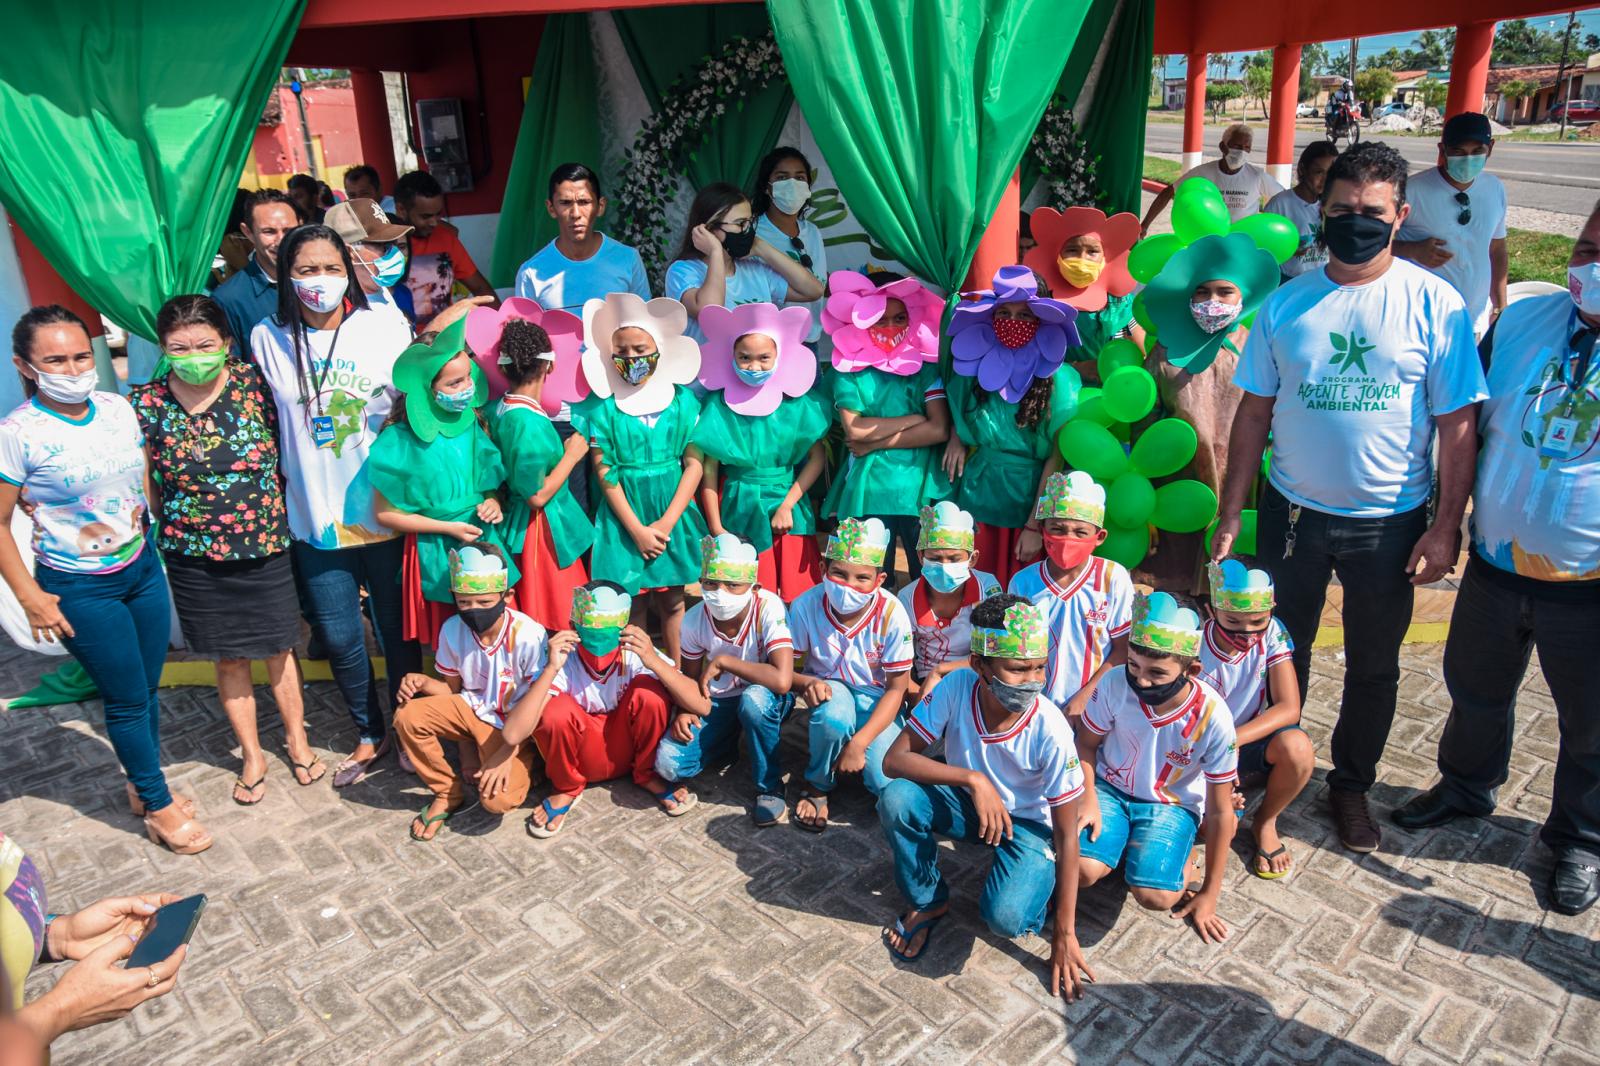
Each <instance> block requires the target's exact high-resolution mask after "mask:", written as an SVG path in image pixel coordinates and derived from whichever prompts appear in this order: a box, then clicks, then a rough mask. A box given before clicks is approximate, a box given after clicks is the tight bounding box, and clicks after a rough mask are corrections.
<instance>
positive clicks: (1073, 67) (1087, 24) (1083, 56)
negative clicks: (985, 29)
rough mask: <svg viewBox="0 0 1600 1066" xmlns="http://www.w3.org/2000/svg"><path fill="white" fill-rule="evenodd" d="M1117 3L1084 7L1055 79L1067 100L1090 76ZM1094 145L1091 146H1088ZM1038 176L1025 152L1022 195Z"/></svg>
mask: <svg viewBox="0 0 1600 1066" xmlns="http://www.w3.org/2000/svg"><path fill="white" fill-rule="evenodd" d="M1130 2H1137V0H1130ZM1119 3H1121V0H1090V3H1089V6H1088V9H1087V10H1086V11H1084V13H1083V24H1082V25H1081V26H1080V27H1079V28H1078V40H1077V42H1076V43H1075V44H1073V46H1072V53H1071V54H1070V55H1068V56H1067V65H1066V66H1065V67H1063V68H1062V70H1061V80H1060V81H1058V82H1056V90H1055V91H1056V92H1057V93H1059V94H1061V95H1062V96H1064V97H1066V98H1067V99H1068V100H1076V99H1077V98H1078V93H1080V92H1082V91H1083V83H1084V81H1085V80H1087V78H1088V77H1089V71H1090V69H1091V68H1092V67H1093V66H1094V61H1095V57H1096V56H1098V55H1099V54H1100V46H1101V45H1102V44H1104V43H1105V39H1106V34H1107V33H1108V32H1110V30H1111V23H1112V20H1113V19H1114V18H1115V17H1116V14H1117V6H1118V4H1119ZM1094 147H1095V146H1091V149H1092V148H1094ZM1038 180H1039V164H1038V163H1036V162H1034V160H1033V157H1032V156H1027V155H1024V156H1023V158H1022V195H1024V196H1026V195H1028V190H1030V189H1032V188H1033V183H1034V182H1036V181H1038Z"/></svg>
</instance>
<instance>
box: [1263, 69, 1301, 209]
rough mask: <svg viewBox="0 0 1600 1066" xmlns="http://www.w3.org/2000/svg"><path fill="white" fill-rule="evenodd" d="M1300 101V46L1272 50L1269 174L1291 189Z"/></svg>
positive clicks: (1268, 142) (1268, 132)
mask: <svg viewBox="0 0 1600 1066" xmlns="http://www.w3.org/2000/svg"><path fill="white" fill-rule="evenodd" d="M1299 99H1300V46H1299V45H1297V44H1280V45H1278V47H1276V48H1274V49H1273V50H1272V114H1271V116H1270V117H1269V118H1268V126H1267V173H1268V174H1271V175H1272V177H1273V178H1274V179H1275V180H1276V181H1277V182H1278V184H1279V185H1282V186H1283V187H1284V188H1286V189H1287V188H1288V187H1289V186H1290V185H1292V184H1293V181H1292V179H1291V175H1292V172H1293V170H1294V108H1295V104H1297V103H1298V102H1299Z"/></svg>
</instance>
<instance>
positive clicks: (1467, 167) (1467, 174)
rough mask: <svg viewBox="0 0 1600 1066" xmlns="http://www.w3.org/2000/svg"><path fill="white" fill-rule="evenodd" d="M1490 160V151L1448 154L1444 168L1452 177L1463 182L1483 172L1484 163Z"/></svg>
mask: <svg viewBox="0 0 1600 1066" xmlns="http://www.w3.org/2000/svg"><path fill="white" fill-rule="evenodd" d="M1488 162H1489V153H1487V152H1480V153H1479V154H1477V155H1447V156H1445V157H1444V169H1445V170H1446V171H1447V172H1448V173H1449V174H1450V176H1451V177H1452V178H1454V179H1455V180H1456V181H1459V182H1461V183H1463V184H1465V183H1466V182H1469V181H1471V180H1473V179H1474V178H1476V177H1477V176H1478V175H1479V174H1482V173H1483V167H1484V164H1486V163H1488Z"/></svg>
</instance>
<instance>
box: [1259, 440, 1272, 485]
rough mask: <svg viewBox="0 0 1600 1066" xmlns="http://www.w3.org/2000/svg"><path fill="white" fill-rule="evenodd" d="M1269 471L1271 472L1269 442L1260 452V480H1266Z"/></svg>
mask: <svg viewBox="0 0 1600 1066" xmlns="http://www.w3.org/2000/svg"><path fill="white" fill-rule="evenodd" d="M1271 473H1272V445H1270V444H1269V445H1267V450H1266V451H1264V452H1262V453H1261V480H1262V482H1263V483H1265V482H1266V480H1267V477H1268V475H1269V474H1271Z"/></svg>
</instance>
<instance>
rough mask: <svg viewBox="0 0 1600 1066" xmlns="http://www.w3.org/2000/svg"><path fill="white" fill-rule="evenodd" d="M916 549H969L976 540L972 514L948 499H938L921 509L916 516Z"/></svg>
mask: <svg viewBox="0 0 1600 1066" xmlns="http://www.w3.org/2000/svg"><path fill="white" fill-rule="evenodd" d="M917 523H918V527H919V528H918V530H917V551H919V552H920V551H926V550H928V549H929V548H957V549H959V550H961V551H968V552H969V551H971V550H972V547H973V545H974V544H975V543H976V541H977V536H976V532H975V529H976V527H975V526H974V525H973V522H972V516H971V515H970V514H968V513H967V512H965V511H963V510H962V509H961V508H959V507H957V506H956V505H955V504H953V503H951V502H950V501H949V500H940V501H939V502H938V503H935V504H930V505H928V506H927V507H924V508H923V509H922V512H921V513H920V514H919V515H918V516H917Z"/></svg>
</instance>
